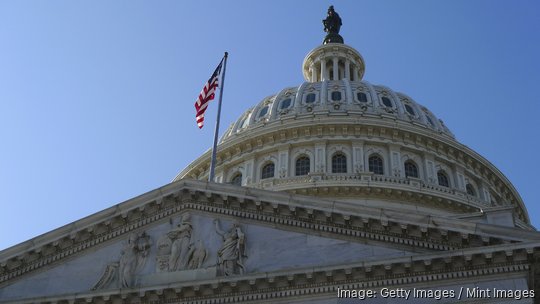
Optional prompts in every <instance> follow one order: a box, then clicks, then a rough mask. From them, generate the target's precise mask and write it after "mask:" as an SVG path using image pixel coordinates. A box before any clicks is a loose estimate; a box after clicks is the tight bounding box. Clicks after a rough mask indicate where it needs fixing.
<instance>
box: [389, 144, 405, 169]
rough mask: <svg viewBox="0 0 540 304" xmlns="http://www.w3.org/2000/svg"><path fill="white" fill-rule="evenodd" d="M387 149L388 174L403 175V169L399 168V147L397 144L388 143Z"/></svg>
mask: <svg viewBox="0 0 540 304" xmlns="http://www.w3.org/2000/svg"><path fill="white" fill-rule="evenodd" d="M388 151H389V152H390V175H391V176H395V177H405V174H404V172H403V170H401V153H400V147H399V146H397V145H388Z"/></svg>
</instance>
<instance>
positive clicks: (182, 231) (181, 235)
mask: <svg viewBox="0 0 540 304" xmlns="http://www.w3.org/2000/svg"><path fill="white" fill-rule="evenodd" d="M192 230H193V227H192V225H191V216H190V215H189V213H186V214H184V215H183V216H182V222H181V223H180V224H179V225H178V228H177V229H174V230H172V231H170V232H169V233H168V234H167V235H168V236H169V237H170V238H171V240H173V242H172V245H171V255H170V257H169V271H178V270H182V269H186V268H187V265H188V259H189V256H190V243H191V232H192Z"/></svg>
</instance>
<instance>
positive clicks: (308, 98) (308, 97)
mask: <svg viewBox="0 0 540 304" xmlns="http://www.w3.org/2000/svg"><path fill="white" fill-rule="evenodd" d="M316 97H317V96H316V95H315V93H309V94H307V95H306V103H314V102H315V98H316Z"/></svg>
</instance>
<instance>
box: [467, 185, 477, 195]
mask: <svg viewBox="0 0 540 304" xmlns="http://www.w3.org/2000/svg"><path fill="white" fill-rule="evenodd" d="M465 189H466V190H467V194H468V195H470V196H476V191H474V187H473V185H471V184H467V185H466V186H465Z"/></svg>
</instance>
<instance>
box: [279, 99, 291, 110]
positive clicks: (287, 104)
mask: <svg viewBox="0 0 540 304" xmlns="http://www.w3.org/2000/svg"><path fill="white" fill-rule="evenodd" d="M290 106H291V99H290V98H287V99H283V100H282V101H281V103H280V104H279V109H280V110H284V109H287V108H289V107H290Z"/></svg>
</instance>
